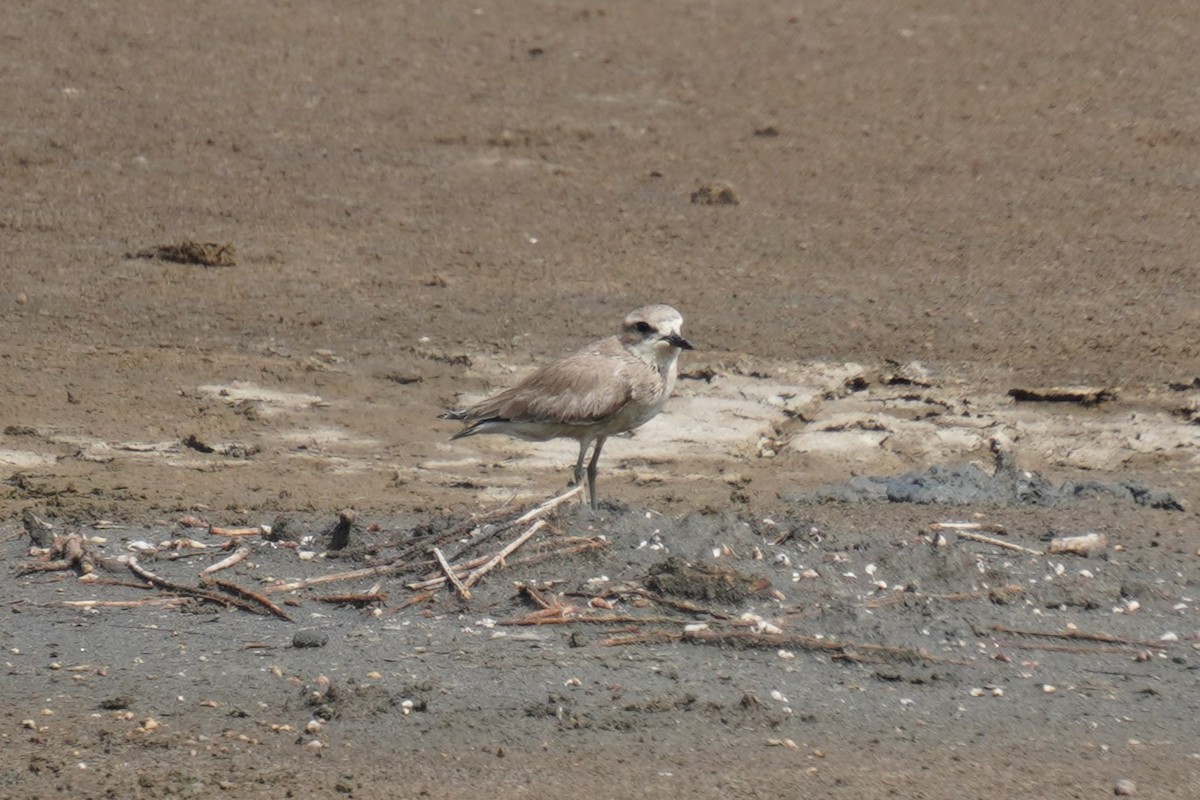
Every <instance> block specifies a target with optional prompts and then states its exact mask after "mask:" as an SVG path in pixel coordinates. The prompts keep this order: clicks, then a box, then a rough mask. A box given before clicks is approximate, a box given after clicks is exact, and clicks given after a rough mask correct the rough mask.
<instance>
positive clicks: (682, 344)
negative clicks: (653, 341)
mask: <svg viewBox="0 0 1200 800" xmlns="http://www.w3.org/2000/svg"><path fill="white" fill-rule="evenodd" d="M667 342H669V343H670V345H671V346H672V347H678V348H679V349H680V350H695V349H696V348H694V347H692V343H691V342H689V341H688V340H687V339H685V338H683V337H682V336H680V335H679V334H678V333H672V334H671V335H670V336H668V337H667Z"/></svg>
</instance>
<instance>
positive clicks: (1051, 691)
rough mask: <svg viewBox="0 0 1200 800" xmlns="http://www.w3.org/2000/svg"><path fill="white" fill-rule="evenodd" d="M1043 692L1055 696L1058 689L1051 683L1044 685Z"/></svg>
mask: <svg viewBox="0 0 1200 800" xmlns="http://www.w3.org/2000/svg"><path fill="white" fill-rule="evenodd" d="M1042 691H1043V692H1045V693H1046V694H1054V693H1055V692H1057V691H1058V687H1057V686H1052V685H1050V684H1049V683H1046V684H1042Z"/></svg>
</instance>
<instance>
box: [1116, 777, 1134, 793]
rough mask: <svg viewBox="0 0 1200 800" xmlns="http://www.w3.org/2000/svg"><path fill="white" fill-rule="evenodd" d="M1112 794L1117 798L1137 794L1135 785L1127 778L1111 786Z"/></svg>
mask: <svg viewBox="0 0 1200 800" xmlns="http://www.w3.org/2000/svg"><path fill="white" fill-rule="evenodd" d="M1113 794H1115V795H1116V796H1117V797H1132V796H1133V795H1135V794H1137V784H1136V783H1134V782H1133V781H1131V780H1129V779H1128V778H1122V779H1121V780H1119V781H1117V782H1116V783H1114V784H1113Z"/></svg>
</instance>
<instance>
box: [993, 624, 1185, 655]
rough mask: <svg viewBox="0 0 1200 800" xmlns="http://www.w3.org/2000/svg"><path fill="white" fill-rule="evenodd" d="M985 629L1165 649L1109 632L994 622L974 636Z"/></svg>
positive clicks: (1018, 634)
mask: <svg viewBox="0 0 1200 800" xmlns="http://www.w3.org/2000/svg"><path fill="white" fill-rule="evenodd" d="M987 631H994V632H996V633H1008V634H1011V635H1013V636H1032V637H1035V638H1041V639H1077V640H1080V641H1084V642H1100V643H1102V644H1120V645H1127V646H1130V647H1151V648H1154V649H1156V650H1165V649H1167V648H1166V645H1164V644H1163V643H1162V642H1147V641H1141V640H1138V639H1125V638H1123V637H1120V636H1113V635H1112V634H1110V633H1089V632H1088V631H1075V630H1067V631H1027V630H1021V629H1020V628H1010V627H1008V626H1007V625H1000V624H998V623H997V624H995V625H992V626H991V627H990V628H988V629H987V630H986V631H981V630H979V629H976V631H975V635H976V636H987V635H988V634H987Z"/></svg>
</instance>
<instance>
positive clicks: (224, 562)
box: [200, 547, 250, 578]
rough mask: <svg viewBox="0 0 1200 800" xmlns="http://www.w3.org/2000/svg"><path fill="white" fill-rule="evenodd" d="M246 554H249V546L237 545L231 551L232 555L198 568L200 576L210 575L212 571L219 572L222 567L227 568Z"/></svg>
mask: <svg viewBox="0 0 1200 800" xmlns="http://www.w3.org/2000/svg"><path fill="white" fill-rule="evenodd" d="M248 555H250V548H249V547H239V548H238V549H237V550H234V551H233V555H231V556H228V557H227V558H223V559H221V560H220V561H218V562H217V563H215V564H210V565H209V566H207V567H205V568H204V569H202V570H200V577H201V578H204V577H206V576H208V575H212V574H213V573H214V572H220V571H221V570H223V569H229V568H230V567H232V566H233V565H234V564H236V563H238V562H239V561H241V560H242V559H244V558H245V557H246V556H248Z"/></svg>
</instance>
